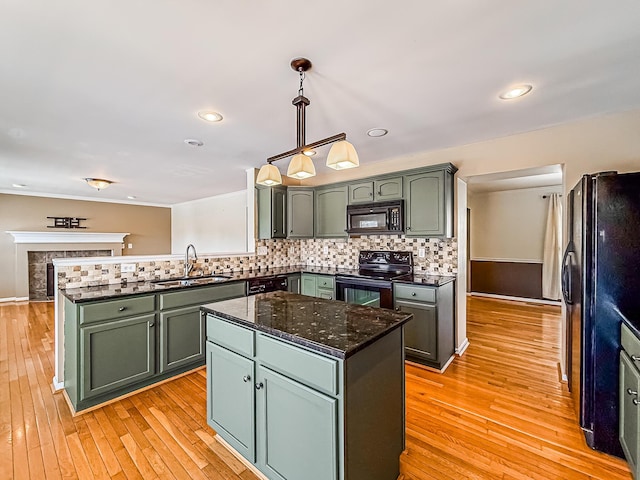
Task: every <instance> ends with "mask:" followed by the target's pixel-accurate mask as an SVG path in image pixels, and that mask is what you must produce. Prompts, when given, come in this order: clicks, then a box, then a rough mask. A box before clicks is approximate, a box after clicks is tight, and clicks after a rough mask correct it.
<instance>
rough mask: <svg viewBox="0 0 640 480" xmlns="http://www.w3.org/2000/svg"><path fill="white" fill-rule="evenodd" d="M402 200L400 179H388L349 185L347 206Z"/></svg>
mask: <svg viewBox="0 0 640 480" xmlns="http://www.w3.org/2000/svg"><path fill="white" fill-rule="evenodd" d="M401 198H402V177H389V178H380V179H376V180H371V181H367V182H358V183H352V184H350V185H349V205H353V204H355V203H367V202H382V201H386V200H398V199H401Z"/></svg>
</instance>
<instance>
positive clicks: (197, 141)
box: [184, 138, 204, 147]
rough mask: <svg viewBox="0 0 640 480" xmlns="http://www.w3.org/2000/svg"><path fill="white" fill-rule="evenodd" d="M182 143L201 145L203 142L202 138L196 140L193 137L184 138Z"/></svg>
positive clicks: (194, 145) (193, 145)
mask: <svg viewBox="0 0 640 480" xmlns="http://www.w3.org/2000/svg"><path fill="white" fill-rule="evenodd" d="M184 143H186V144H187V145H190V146H192V147H201V146H203V145H204V142H203V141H202V140H197V139H195V138H185V139H184Z"/></svg>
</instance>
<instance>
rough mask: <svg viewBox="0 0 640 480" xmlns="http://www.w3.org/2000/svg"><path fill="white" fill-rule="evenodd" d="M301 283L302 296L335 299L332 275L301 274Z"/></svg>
mask: <svg viewBox="0 0 640 480" xmlns="http://www.w3.org/2000/svg"><path fill="white" fill-rule="evenodd" d="M301 283H302V288H301V290H300V293H302V295H309V296H310V297H319V298H324V299H326V300H333V299H334V298H336V292H335V278H334V276H333V275H321V274H315V273H303V274H302V279H301Z"/></svg>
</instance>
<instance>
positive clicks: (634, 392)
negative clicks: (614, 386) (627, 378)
mask: <svg viewBox="0 0 640 480" xmlns="http://www.w3.org/2000/svg"><path fill="white" fill-rule="evenodd" d="M627 394H628V395H637V394H638V392H636V391H635V390H631V389H630V388H627Z"/></svg>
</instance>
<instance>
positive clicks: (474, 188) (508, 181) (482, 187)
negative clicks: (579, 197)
mask: <svg viewBox="0 0 640 480" xmlns="http://www.w3.org/2000/svg"><path fill="white" fill-rule="evenodd" d="M467 185H468V190H469V191H470V192H471V193H486V192H501V191H504V190H519V189H523V188H539V187H561V186H562V166H560V165H548V166H545V167H539V168H527V169H523V170H511V171H509V172H502V173H489V174H486V175H474V176H472V177H469V178H468V179H467Z"/></svg>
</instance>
